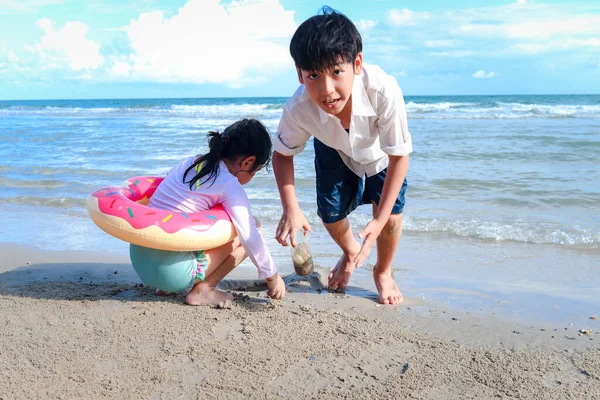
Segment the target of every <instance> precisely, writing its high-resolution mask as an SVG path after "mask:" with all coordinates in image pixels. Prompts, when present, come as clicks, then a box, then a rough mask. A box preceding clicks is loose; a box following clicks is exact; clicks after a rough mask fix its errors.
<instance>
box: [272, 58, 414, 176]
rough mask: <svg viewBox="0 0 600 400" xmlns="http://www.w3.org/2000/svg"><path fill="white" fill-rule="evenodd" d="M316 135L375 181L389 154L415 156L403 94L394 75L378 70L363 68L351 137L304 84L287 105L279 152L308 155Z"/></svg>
mask: <svg viewBox="0 0 600 400" xmlns="http://www.w3.org/2000/svg"><path fill="white" fill-rule="evenodd" d="M310 136H314V137H316V138H317V139H319V140H320V141H321V142H323V143H325V144H326V145H327V146H329V147H331V148H334V149H336V150H337V151H338V153H339V154H340V156H341V158H342V160H343V161H344V163H345V164H346V165H347V166H348V168H350V169H351V170H352V171H353V172H354V173H355V174H356V175H358V176H361V177H362V176H364V175H365V174H366V175H367V176H373V175H376V174H378V173H379V172H381V171H383V170H384V169H385V168H387V166H388V162H389V159H388V157H387V156H388V155H390V156H405V155H407V154H409V153H411V152H412V139H411V135H410V132H409V131H408V125H407V122H406V107H405V104H404V97H403V95H402V90H401V89H400V86H398V83H397V82H396V79H395V78H394V77H393V76H390V75H388V74H386V73H385V72H384V71H383V70H382V69H381V68H379V67H378V66H376V65H368V64H363V71H362V73H361V74H360V75H356V76H355V78H354V85H353V87H352V119H351V123H350V132H349V133H348V132H346V131H345V130H344V128H343V127H342V125H341V123H340V120H339V118H337V117H336V116H335V115H331V114H327V113H326V112H325V111H323V110H322V109H321V108H320V107H319V106H318V105H317V104H315V103H314V102H313V101H312V99H311V98H310V97H309V95H308V93H307V92H306V90H305V88H304V85H301V86H300V87H299V88H298V90H296V93H294V95H293V96H292V97H291V98H290V99H289V100H288V101H287V103H286V104H285V107H284V108H283V115H282V116H281V120H280V121H279V128H278V131H277V135H276V136H275V138H274V140H273V148H274V150H275V151H277V152H278V153H281V154H283V155H286V156H292V155H296V154H298V153H300V152H301V151H302V150H304V147H305V146H306V142H307V141H308V139H309V138H310Z"/></svg>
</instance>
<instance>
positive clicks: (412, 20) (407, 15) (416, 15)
mask: <svg viewBox="0 0 600 400" xmlns="http://www.w3.org/2000/svg"><path fill="white" fill-rule="evenodd" d="M388 18H389V20H390V22H391V23H392V25H396V26H400V25H402V26H410V25H417V24H419V23H420V22H423V21H425V20H427V19H429V13H427V12H415V11H411V10H409V9H408V8H403V9H401V10H396V9H394V10H391V11H390V12H389V15H388Z"/></svg>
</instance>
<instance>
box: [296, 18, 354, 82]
mask: <svg viewBox="0 0 600 400" xmlns="http://www.w3.org/2000/svg"><path fill="white" fill-rule="evenodd" d="M360 52H362V38H361V36H360V33H359V32H358V29H356V26H355V25H354V24H353V23H352V21H350V19H348V17H346V16H345V15H344V14H342V13H340V12H338V11H336V10H334V9H332V8H330V7H328V6H324V7H323V8H322V9H321V12H320V14H318V15H315V16H313V17H310V18H309V19H307V20H306V21H304V22H303V23H302V24H301V25H300V26H299V27H298V29H297V30H296V32H295V33H294V36H293V37H292V40H291V42H290V54H291V55H292V58H293V59H294V63H296V66H297V67H298V68H300V69H302V70H304V71H311V72H312V71H314V72H318V71H323V70H325V69H329V68H333V67H334V66H336V65H338V64H339V63H340V61H343V62H349V63H354V60H355V59H356V56H357V55H358V53H360Z"/></svg>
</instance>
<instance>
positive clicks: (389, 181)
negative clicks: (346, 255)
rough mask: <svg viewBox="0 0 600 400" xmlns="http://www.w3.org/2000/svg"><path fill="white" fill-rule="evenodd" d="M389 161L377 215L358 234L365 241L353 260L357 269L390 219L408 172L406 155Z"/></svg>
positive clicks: (391, 157) (392, 157)
mask: <svg viewBox="0 0 600 400" xmlns="http://www.w3.org/2000/svg"><path fill="white" fill-rule="evenodd" d="M389 160H390V161H389V164H388V167H387V172H386V175H385V180H384V181H383V190H382V192H381V198H380V200H379V206H378V207H377V214H376V215H375V216H374V217H373V219H372V220H371V221H370V222H369V223H368V224H367V226H365V229H363V230H362V231H361V232H360V233H359V234H358V237H359V238H360V239H365V240H364V242H363V244H362V247H361V248H360V252H359V253H358V256H356V258H355V262H356V266H357V267H360V266H361V265H362V263H363V262H364V261H365V260H366V259H367V257H368V256H369V253H370V252H371V247H373V244H374V243H375V240H377V237H378V236H379V234H380V233H381V230H382V229H383V227H384V226H385V224H386V223H387V221H388V219H389V218H390V215H391V214H392V209H393V208H394V204H395V202H396V199H397V198H398V195H399V194H400V189H402V184H403V183H404V178H406V173H407V172H408V164H409V158H408V154H407V155H405V156H389Z"/></svg>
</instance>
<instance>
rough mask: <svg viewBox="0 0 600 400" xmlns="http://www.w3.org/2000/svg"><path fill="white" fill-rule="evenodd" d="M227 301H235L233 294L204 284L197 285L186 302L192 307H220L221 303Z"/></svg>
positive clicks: (186, 298)
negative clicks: (208, 305) (206, 305)
mask: <svg viewBox="0 0 600 400" xmlns="http://www.w3.org/2000/svg"><path fill="white" fill-rule="evenodd" d="M227 300H229V301H233V295H232V294H231V293H227V292H223V291H222V290H219V289H215V288H214V287H210V286H208V285H207V284H206V283H204V282H198V283H196V284H195V285H194V287H193V288H192V290H190V292H189V293H188V295H187V296H186V297H185V302H186V303H187V304H189V305H190V306H201V305H205V304H210V305H218V304H219V303H220V302H222V301H227Z"/></svg>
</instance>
